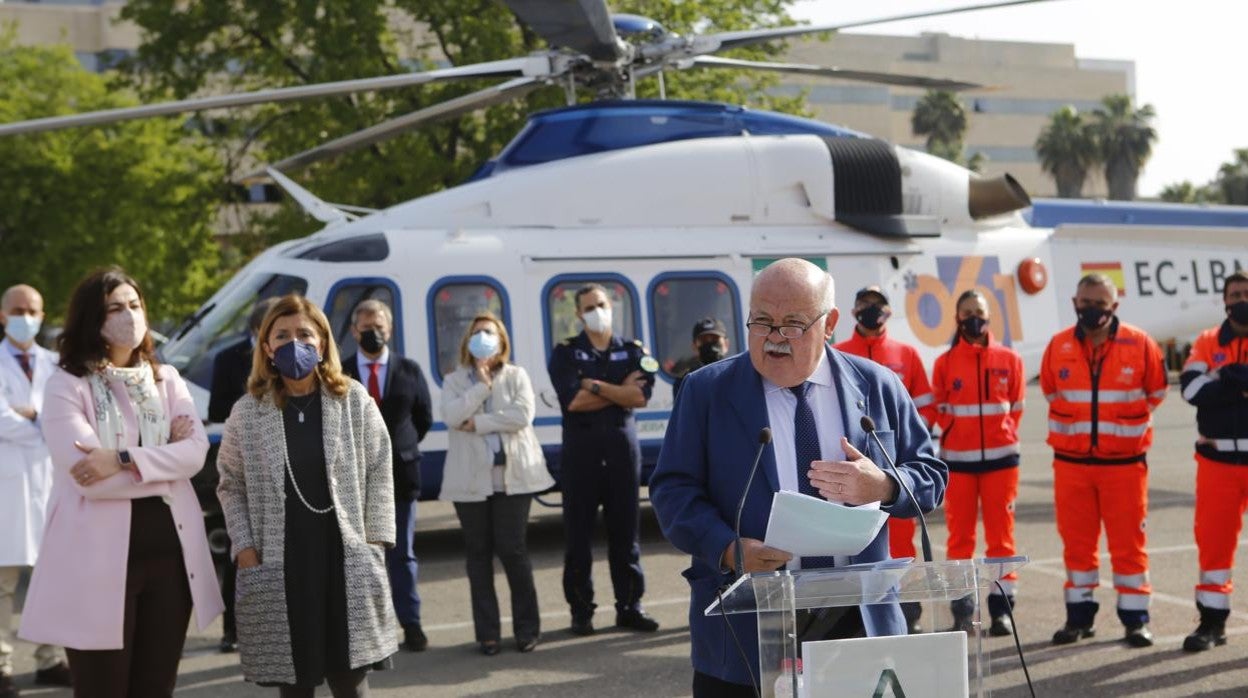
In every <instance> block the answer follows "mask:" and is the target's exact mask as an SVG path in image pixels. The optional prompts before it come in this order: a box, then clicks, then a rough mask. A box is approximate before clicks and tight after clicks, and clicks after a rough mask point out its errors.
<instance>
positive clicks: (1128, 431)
mask: <svg viewBox="0 0 1248 698" xmlns="http://www.w3.org/2000/svg"><path fill="white" fill-rule="evenodd" d="M1152 426H1153V422H1152V419H1149V420H1148V421H1147V422H1145V423H1143V424H1116V423H1114V422H1097V431H1098V432H1100V433H1101V434H1103V435H1105V436H1121V437H1124V438H1126V437H1133V436H1143V435H1144V434H1146V433H1147V432H1148V430H1149V428H1150V427H1152ZM1049 431H1051V432H1053V433H1054V434H1064V435H1067V436H1071V435H1074V434H1091V433H1092V422H1072V423H1070V424H1065V423H1062V422H1058V421H1056V420H1052V419H1050V420H1049Z"/></svg>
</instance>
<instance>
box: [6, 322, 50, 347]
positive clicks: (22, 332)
mask: <svg viewBox="0 0 1248 698" xmlns="http://www.w3.org/2000/svg"><path fill="white" fill-rule="evenodd" d="M40 324H42V320H40V319H39V318H37V317H35V316H33V315H10V316H9V317H8V322H7V323H5V325H4V333H5V334H7V335H9V337H11V338H12V339H13V341H15V342H17V343H18V344H25V343H27V342H31V341H34V339H35V337H36V336H38V334H39V325H40Z"/></svg>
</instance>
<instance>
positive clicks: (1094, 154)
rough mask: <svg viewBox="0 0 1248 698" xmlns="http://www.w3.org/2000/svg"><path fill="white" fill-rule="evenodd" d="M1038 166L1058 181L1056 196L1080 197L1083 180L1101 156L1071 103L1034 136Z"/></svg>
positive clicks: (1091, 132)
mask: <svg viewBox="0 0 1248 698" xmlns="http://www.w3.org/2000/svg"><path fill="white" fill-rule="evenodd" d="M1035 149H1036V155H1038V156H1039V157H1040V165H1041V167H1043V168H1044V171H1045V172H1048V173H1049V174H1050V175H1052V176H1053V179H1054V180H1055V181H1056V182H1057V195H1058V196H1059V197H1061V198H1063V199H1074V198H1079V197H1080V196H1083V183H1084V181H1085V180H1086V179H1087V177H1088V171H1089V170H1091V169H1092V167H1094V166H1095V165H1096V163H1097V162H1098V160H1099V158H1100V152H1099V148H1098V143H1097V140H1096V132H1095V130H1094V129H1093V128H1092V126H1091V124H1089V123H1088V122H1087V121H1085V120H1084V119H1083V116H1082V115H1080V114H1079V112H1077V111H1075V108H1074V107H1073V106H1069V105H1067V106H1065V107H1062V108H1061V109H1058V110H1057V111H1055V112H1053V113H1052V114H1051V115H1050V116H1049V123H1048V124H1047V125H1045V127H1044V129H1043V130H1042V131H1040V136H1039V137H1038V138H1037V139H1036V145H1035Z"/></svg>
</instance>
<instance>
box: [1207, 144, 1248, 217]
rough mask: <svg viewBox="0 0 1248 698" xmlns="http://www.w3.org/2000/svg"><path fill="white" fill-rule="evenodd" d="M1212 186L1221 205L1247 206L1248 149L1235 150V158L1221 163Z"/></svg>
mask: <svg viewBox="0 0 1248 698" xmlns="http://www.w3.org/2000/svg"><path fill="white" fill-rule="evenodd" d="M1212 186H1213V187H1215V188H1216V190H1217V192H1218V194H1219V195H1220V197H1219V200H1220V201H1221V202H1222V203H1227V204H1236V205H1238V206H1248V148H1237V149H1236V150H1235V157H1234V158H1233V159H1232V160H1231V161H1230V162H1224V163H1222V166H1221V167H1219V168H1218V177H1217V179H1215V180H1214V181H1213V184H1212Z"/></svg>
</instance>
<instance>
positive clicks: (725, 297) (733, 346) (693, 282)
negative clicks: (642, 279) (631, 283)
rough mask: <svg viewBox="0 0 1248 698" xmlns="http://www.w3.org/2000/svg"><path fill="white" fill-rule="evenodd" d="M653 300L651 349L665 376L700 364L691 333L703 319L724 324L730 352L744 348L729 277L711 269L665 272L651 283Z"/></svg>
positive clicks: (739, 314) (678, 373)
mask: <svg viewBox="0 0 1248 698" xmlns="http://www.w3.org/2000/svg"><path fill="white" fill-rule="evenodd" d="M649 300H650V312H651V313H653V314H654V317H653V318H652V322H653V324H652V325H651V329H652V332H651V335H652V337H653V341H654V345H653V347H651V349H652V350H653V351H654V356H655V358H656V359H658V361H659V371H660V372H661V373H662V374H663V377H664V378H667V379H669V380H670V379H674V378H676V377H678V376H683V375H685V374H686V373H688V372H689V371H690V370H692V369H694V368H697V367H698V366H699V365H700V363H699V361H698V356H697V354H696V353H695V352H694V350H693V337H692V336H691V335H690V332H691V330H692V329H693V325H694V323H696V322H697V321H698V320H701V319H702V318H705V317H711V318H715V319H716V320H719V321H720V322H722V323H724V329H725V331H726V332H727V333H728V353H729V354H736V353H738V352H739V351H741V349H742V346H741V333H740V320H739V318H740V316H741V310H740V303H739V302H738V300H737V289H736V286H735V285H734V284H733V283H732V281H731V280H729V279H728V278H727V277H724V276H721V275H719V274H713V273H709V272H706V273H698V272H693V273H678V274H663V275H660V276H658V277H657V278H655V280H654V281H652V282H651V284H650V292H649Z"/></svg>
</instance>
